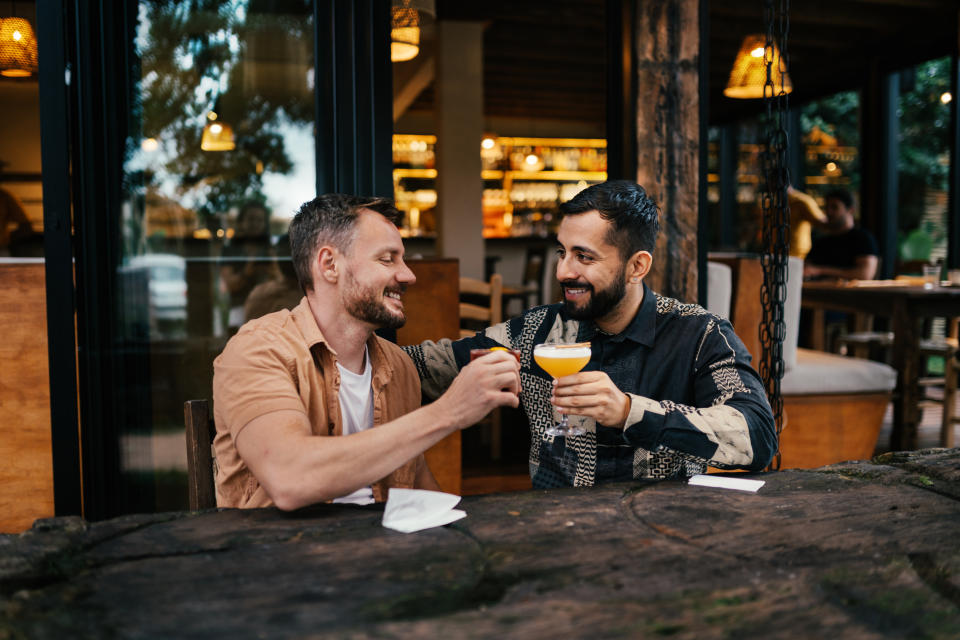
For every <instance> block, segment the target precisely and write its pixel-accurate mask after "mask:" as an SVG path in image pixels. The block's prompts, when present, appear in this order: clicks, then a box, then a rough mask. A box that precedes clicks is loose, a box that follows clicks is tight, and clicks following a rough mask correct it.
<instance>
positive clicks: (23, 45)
mask: <svg viewBox="0 0 960 640" xmlns="http://www.w3.org/2000/svg"><path fill="white" fill-rule="evenodd" d="M36 72H37V37H36V35H34V33H33V27H31V26H30V22H29V21H27V20H26V19H24V18H2V19H0V75H2V76H6V77H8V78H26V77H28V76H31V75H33V74H35V73H36Z"/></svg>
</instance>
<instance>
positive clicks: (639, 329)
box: [578, 283, 657, 347]
mask: <svg viewBox="0 0 960 640" xmlns="http://www.w3.org/2000/svg"><path fill="white" fill-rule="evenodd" d="M656 331H657V294H655V293H654V292H653V291H652V290H651V289H650V287H648V286H647V283H643V301H642V302H641V303H640V308H639V309H637V312H636V313H635V314H634V316H633V319H632V320H631V321H630V324H628V325H627V327H626V328H625V329H624V330H623V331H621V332H620V333H618V334H616V335H610V334H608V333H605V332H603V331H601V330H600V329H599V328H598V327H597V325H596V324H594V322H593V321H592V320H587V321H586V322H584V323H583V325H582V328H581V331H580V337H579V338H578V339H582V340H591V339H592V338H593V337H594V336H596V335H597V334H600V335H603V336H608V339H609V340H610V341H611V342H623V341H624V340H628V339H629V340H632V341H633V342H636V343H638V344H642V345H645V346H647V347H652V346H653V343H654V337H655V335H656Z"/></svg>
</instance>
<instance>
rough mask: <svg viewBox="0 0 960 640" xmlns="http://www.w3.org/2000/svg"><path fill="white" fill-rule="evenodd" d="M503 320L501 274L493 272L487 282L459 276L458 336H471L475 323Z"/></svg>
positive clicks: (495, 322) (489, 323)
mask: <svg viewBox="0 0 960 640" xmlns="http://www.w3.org/2000/svg"><path fill="white" fill-rule="evenodd" d="M502 321H503V276H501V275H500V274H499V273H495V274H493V275H492V276H490V281H489V282H484V281H483V280H475V279H473V278H463V277H461V278H460V336H461V337H469V336H472V335H473V334H474V333H475V331H474V330H473V329H472V327H476V326H477V324H478V323H479V324H482V325H484V326H490V325H494V324H498V323H500V322H502Z"/></svg>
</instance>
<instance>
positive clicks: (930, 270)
mask: <svg viewBox="0 0 960 640" xmlns="http://www.w3.org/2000/svg"><path fill="white" fill-rule="evenodd" d="M939 284H940V265H938V264H925V265H923V288H924V289H933V288H934V287H936V286H938V285H939Z"/></svg>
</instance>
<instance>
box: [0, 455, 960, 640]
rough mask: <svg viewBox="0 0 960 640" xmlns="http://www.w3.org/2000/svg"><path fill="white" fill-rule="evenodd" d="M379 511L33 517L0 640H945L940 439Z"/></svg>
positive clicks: (2, 600)
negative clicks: (870, 452) (413, 518)
mask: <svg viewBox="0 0 960 640" xmlns="http://www.w3.org/2000/svg"><path fill="white" fill-rule="evenodd" d="M752 477H756V478H760V479H763V480H765V481H766V484H765V485H764V486H763V488H762V489H760V491H759V492H758V493H756V494H752V493H744V492H738V491H727V490H721V489H712V488H706V487H695V486H690V485H688V484H686V483H685V482H681V481H668V482H662V483H656V484H654V483H627V484H616V485H606V486H601V487H594V488H590V489H568V490H554V491H527V492H522V493H509V494H498V495H489V496H478V497H472V498H466V499H464V500H463V502H462V503H461V504H462V507H463V508H464V509H465V510H466V511H467V513H468V514H469V515H468V517H467V518H466V519H464V520H460V521H459V522H456V523H454V524H452V525H449V526H446V527H441V528H436V529H430V530H427V531H422V532H418V533H412V534H402V533H397V532H394V531H391V530H388V529H384V528H383V527H382V526H381V524H380V519H381V517H382V514H383V509H382V507H381V506H370V507H351V506H348V505H321V506H318V507H313V508H311V509H308V510H303V511H299V512H295V513H290V514H285V513H281V512H279V511H276V510H273V509H262V510H251V511H238V510H224V511H207V512H200V513H166V514H153V515H140V516H129V517H122V518H117V519H114V520H109V521H106V522H98V523H93V524H90V523H86V522H84V521H82V520H80V519H77V518H56V519H51V520H44V521H38V522H37V523H36V524H35V525H34V527H33V529H31V530H30V531H27V532H25V533H23V534H20V535H6V536H0V638H30V639H34V638H39V639H43V638H57V639H60V638H210V637H216V638H227V637H230V638H257V637H262V638H309V637H326V636H332V637H346V638H365V637H378V638H393V637H416V638H500V637H511V638H512V637H517V638H548V637H549V638H554V637H576V638H614V637H660V636H669V637H673V638H697V639H703V638H707V639H709V638H831V637H832V638H958V637H960V449H951V450H944V449H933V450H927V451H921V452H913V453H896V454H887V455H886V456H882V457H880V458H878V459H875V460H873V461H872V462H854V463H843V464H838V465H833V466H830V467H824V468H821V469H818V470H813V471H782V472H778V473H770V474H763V475H756V476H752Z"/></svg>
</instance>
